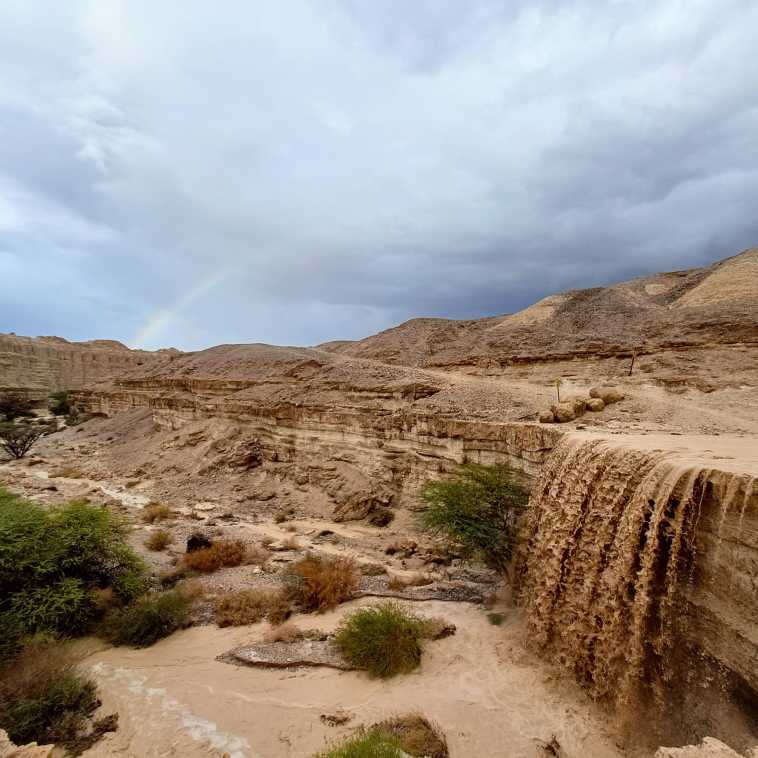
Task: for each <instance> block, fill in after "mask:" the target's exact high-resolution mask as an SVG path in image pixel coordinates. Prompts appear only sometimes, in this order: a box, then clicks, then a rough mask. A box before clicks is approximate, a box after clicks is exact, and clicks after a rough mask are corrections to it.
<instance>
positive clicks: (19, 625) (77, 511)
mask: <svg viewBox="0 0 758 758" xmlns="http://www.w3.org/2000/svg"><path fill="white" fill-rule="evenodd" d="M124 537H125V527H124V525H123V524H122V523H121V522H120V521H118V520H117V519H116V518H115V517H114V516H113V514H112V513H111V512H110V511H108V510H106V509H105V508H99V507H95V506H91V505H88V504H86V503H80V502H73V503H68V504H66V505H64V506H60V507H55V508H45V507H43V506H41V505H38V504H36V503H32V502H30V501H28V500H24V499H22V498H20V497H17V496H15V495H12V494H11V493H9V492H7V491H4V490H0V625H2V627H3V629H4V630H5V634H4V638H3V641H2V644H3V646H4V647H5V648H6V649H9V650H12V649H13V646H14V645H15V644H16V643H18V642H19V641H20V640H21V638H22V637H23V636H24V635H29V634H35V633H39V632H45V633H49V634H54V635H69V636H71V635H78V634H82V633H84V632H86V631H88V630H90V629H91V627H92V625H93V623H94V622H95V621H97V615H98V608H99V606H98V603H97V592H98V591H100V590H103V589H106V588H108V589H110V590H112V591H113V593H114V596H115V597H116V598H117V599H118V601H119V602H124V603H126V602H129V601H130V600H132V599H134V598H135V597H136V596H138V595H139V594H140V593H141V592H142V591H143V589H144V584H145V579H144V567H143V564H142V562H141V561H140V560H139V558H137V556H136V555H134V553H133V552H132V551H131V550H130V548H129V547H128V546H127V545H126V543H125V541H124Z"/></svg>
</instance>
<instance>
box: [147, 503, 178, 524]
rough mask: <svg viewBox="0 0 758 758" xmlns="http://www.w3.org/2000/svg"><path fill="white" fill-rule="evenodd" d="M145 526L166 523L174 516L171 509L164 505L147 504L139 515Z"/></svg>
mask: <svg viewBox="0 0 758 758" xmlns="http://www.w3.org/2000/svg"><path fill="white" fill-rule="evenodd" d="M140 515H141V517H142V520H143V521H144V522H145V523H146V524H155V523H156V522H159V521H167V520H168V519H171V518H173V517H174V516H175V514H174V512H173V511H172V510H171V508H170V507H169V506H168V505H166V504H165V503H148V504H147V505H146V506H145V507H144V508H143V509H142V513H141V514H140Z"/></svg>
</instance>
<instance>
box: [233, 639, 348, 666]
mask: <svg viewBox="0 0 758 758" xmlns="http://www.w3.org/2000/svg"><path fill="white" fill-rule="evenodd" d="M219 660H220V661H224V662H226V663H237V664H244V665H246V666H262V667H266V668H296V667H298V666H326V667H328V668H333V669H340V670H341V671H354V670H355V667H354V666H351V665H350V664H349V663H348V662H347V661H346V660H345V659H344V658H343V657H342V654H341V653H340V652H339V650H338V649H337V648H336V647H335V645H334V643H333V642H332V641H331V640H299V641H297V642H261V643H259V644H256V645H245V646H243V647H238V648H235V649H234V650H230V651H229V652H228V653H224V654H223V655H221V656H220V657H219Z"/></svg>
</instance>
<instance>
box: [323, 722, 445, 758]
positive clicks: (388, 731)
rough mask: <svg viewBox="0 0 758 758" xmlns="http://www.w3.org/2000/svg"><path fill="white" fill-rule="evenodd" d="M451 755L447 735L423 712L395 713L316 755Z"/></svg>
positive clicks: (427, 757) (393, 757)
mask: <svg viewBox="0 0 758 758" xmlns="http://www.w3.org/2000/svg"><path fill="white" fill-rule="evenodd" d="M376 756H383V757H384V758H397V757H398V756H417V757H419V758H420V757H421V756H424V758H448V756H449V753H448V749H447V740H446V739H445V735H444V734H442V732H441V731H440V730H439V729H438V728H437V727H435V726H434V725H433V724H431V723H429V721H428V720H427V719H426V718H424V717H423V716H422V715H421V714H419V713H411V714H408V715H406V716H393V717H392V718H389V719H387V720H385V721H382V722H381V723H379V724H374V726H372V727H371V728H369V729H366V728H361V729H360V730H359V731H358V732H357V734H355V735H353V736H352V737H351V738H350V739H348V740H347V741H346V742H343V743H342V744H341V745H338V746H336V747H334V748H332V749H331V750H328V751H327V752H324V753H319V754H318V755H317V756H316V757H315V758H375V757H376Z"/></svg>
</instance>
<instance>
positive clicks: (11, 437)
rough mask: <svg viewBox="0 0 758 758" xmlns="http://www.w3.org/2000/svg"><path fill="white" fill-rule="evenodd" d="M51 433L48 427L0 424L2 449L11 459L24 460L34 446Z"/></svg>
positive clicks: (0, 444)
mask: <svg viewBox="0 0 758 758" xmlns="http://www.w3.org/2000/svg"><path fill="white" fill-rule="evenodd" d="M49 431H50V427H48V426H32V425H31V424H11V423H7V422H6V423H5V424H0V448H1V449H2V450H4V451H5V452H6V453H7V454H8V455H10V457H11V458H15V459H16V460H19V459H21V458H23V457H24V456H25V455H26V454H27V453H28V452H29V451H30V450H31V449H32V447H33V446H34V443H35V442H36V441H37V440H38V439H39V438H40V437H42V436H44V435H45V434H47V433H48V432H49Z"/></svg>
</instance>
